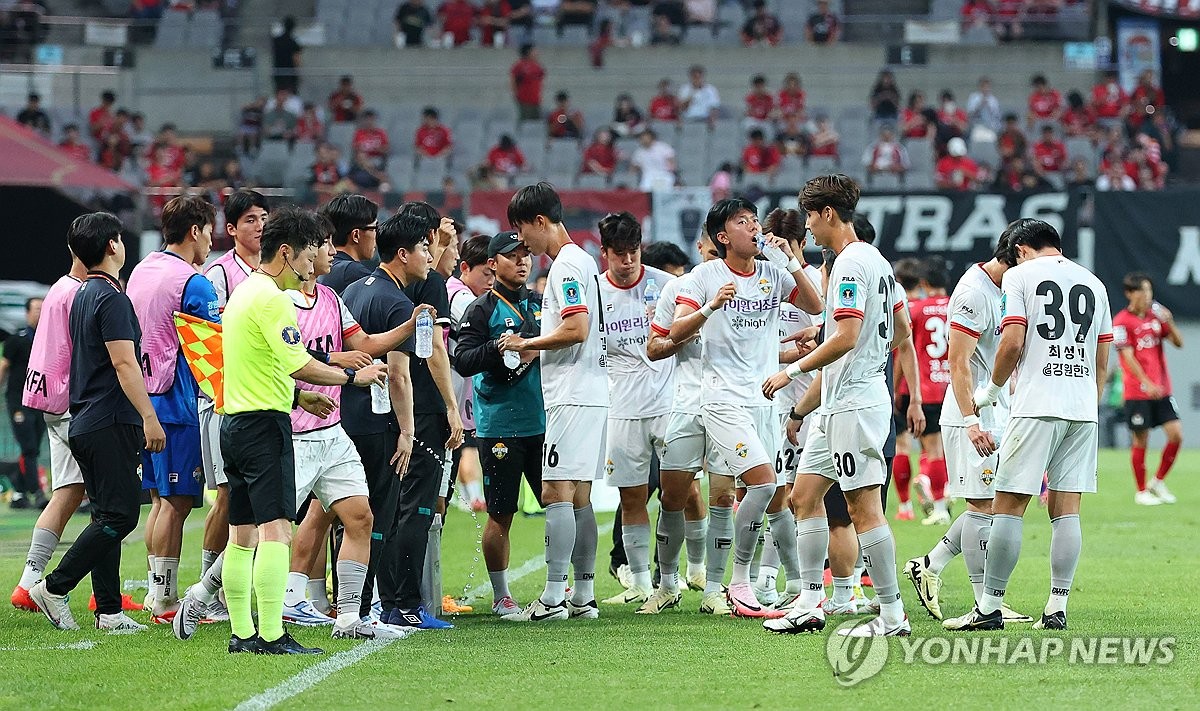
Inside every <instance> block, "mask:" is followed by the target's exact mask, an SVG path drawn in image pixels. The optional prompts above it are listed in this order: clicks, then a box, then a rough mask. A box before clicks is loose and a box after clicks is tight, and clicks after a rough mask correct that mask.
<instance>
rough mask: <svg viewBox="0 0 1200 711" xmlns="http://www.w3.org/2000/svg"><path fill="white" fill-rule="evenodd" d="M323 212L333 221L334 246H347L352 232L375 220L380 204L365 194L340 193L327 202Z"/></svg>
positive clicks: (322, 209)
mask: <svg viewBox="0 0 1200 711" xmlns="http://www.w3.org/2000/svg"><path fill="white" fill-rule="evenodd" d="M321 214H322V215H324V216H326V217H328V218H329V221H330V222H332V223H333V246H334V247H345V246H346V245H347V244H348V243H349V242H350V233H351V232H353V231H354V230H360V229H362V228H364V227H366V226H367V225H369V224H371V223H372V222H374V221H375V218H376V217H377V216H378V215H379V206H378V205H376V204H375V203H374V202H371V200H369V199H367V198H366V197H365V196H363V195H358V194H355V193H350V194H346V195H338V196H336V197H334V198H333V199H332V200H330V201H329V202H327V203H325V206H324V207H322V208H321Z"/></svg>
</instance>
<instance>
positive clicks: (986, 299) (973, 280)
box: [940, 264, 1008, 432]
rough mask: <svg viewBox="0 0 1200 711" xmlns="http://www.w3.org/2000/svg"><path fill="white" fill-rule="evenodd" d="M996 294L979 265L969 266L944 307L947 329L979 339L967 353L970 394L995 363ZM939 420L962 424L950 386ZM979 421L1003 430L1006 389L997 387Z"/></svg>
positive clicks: (987, 427) (997, 332)
mask: <svg viewBox="0 0 1200 711" xmlns="http://www.w3.org/2000/svg"><path fill="white" fill-rule="evenodd" d="M1000 297H1001V291H1000V286H999V285H998V284H996V282H994V281H992V278H991V277H990V276H988V273H987V272H985V271H984V270H983V266H982V265H980V264H975V265H972V266H971V268H970V269H968V270H967V271H966V273H965V274H963V275H962V278H961V279H959V280H958V284H956V285H955V286H954V291H953V292H952V293H951V294H950V304H949V306H947V309H946V310H947V314H948V315H947V318H948V320H949V321H950V330H952V331H961V332H963V333H965V334H967V335H969V336H971V337H973V338H977V339H979V340H978V341H976V342H975V350H974V351H973V352H972V353H971V360H970V364H971V384H970V393H971V394H974V393H975V389H976V388H978V387H979V386H980V385H984V384H987V383H990V382H991V380H992V364H993V363H995V362H996V349H997V348H999V347H1000ZM940 422H941V425H942V426H943V427H965V426H966V422H964V421H963V413H962V412H961V411H960V410H959V408H958V400H956V399H954V388H953V386H952V387H949V388H946V399H945V400H943V401H942V417H941V420H940ZM979 424H980V427H981V428H982V429H983V430H985V431H987V432H1003V431H1004V427H1005V425H1006V424H1008V388H1001V390H1000V396H999V398H998V402H997V404H996V405H995V406H994V407H985V408H983V409H981V410H980V411H979Z"/></svg>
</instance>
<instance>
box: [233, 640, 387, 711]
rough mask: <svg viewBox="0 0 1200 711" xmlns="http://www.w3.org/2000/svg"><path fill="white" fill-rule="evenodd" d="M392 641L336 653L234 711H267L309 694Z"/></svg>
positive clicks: (249, 700)
mask: <svg viewBox="0 0 1200 711" xmlns="http://www.w3.org/2000/svg"><path fill="white" fill-rule="evenodd" d="M395 641H396V640H394V639H389V640H387V641H384V642H363V643H362V644H360V645H358V646H357V647H355V648H353V649H348V650H346V651H345V652H338V653H337V654H335V655H333V656H332V657H330V658H329V659H326V660H325V661H323V662H319V663H317V664H314V665H312V666H311V667H308V668H307V669H304V670H303V671H300V672H299V673H297V674H295V675H293V676H291V677H289V678H287V679H285V680H284V681H282V682H280V683H279V684H276V685H275V686H272V687H271V688H270V689H267V690H266V691H264V692H262V693H261V694H258V695H257V696H252V697H250V698H248V699H246V700H245V701H243V702H242V703H240V704H238V705H237V706H236V707H235V708H234V711H266V709H269V708H272V707H274V706H277V705H279V704H281V703H283V702H284V701H287V700H288V699H290V698H292V697H293V696H296V695H298V694H301V693H303V692H305V691H308V690H309V689H311V688H312V687H314V686H316V685H317V684H320V683H321V682H322V681H325V680H326V679H327V678H329V677H330V676H331V675H333V674H335V673H337V672H339V671H341V670H343V669H345V668H346V667H348V666H351V665H352V664H357V663H358V662H359V661H361V660H362V659H364V658H366V657H367V656H369V655H371V654H374V653H375V652H378V651H379V650H381V649H383V648H384V647H386V646H388V645H389V644H391V643H392V642H395Z"/></svg>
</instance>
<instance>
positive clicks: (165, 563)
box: [154, 556, 179, 608]
mask: <svg viewBox="0 0 1200 711" xmlns="http://www.w3.org/2000/svg"><path fill="white" fill-rule="evenodd" d="M154 568H155V571H154V603H155V605H157V606H161V607H164V608H165V607H167V606H169V605H172V604H174V603H175V602H176V601H178V600H179V590H178V583H179V559H178V558H166V557H164V556H155V557H154Z"/></svg>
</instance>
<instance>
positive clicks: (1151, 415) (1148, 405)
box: [1125, 396, 1179, 432]
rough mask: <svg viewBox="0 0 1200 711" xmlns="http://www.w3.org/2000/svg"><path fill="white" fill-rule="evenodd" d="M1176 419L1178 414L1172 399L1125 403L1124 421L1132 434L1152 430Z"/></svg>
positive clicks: (1128, 401) (1127, 401)
mask: <svg viewBox="0 0 1200 711" xmlns="http://www.w3.org/2000/svg"><path fill="white" fill-rule="evenodd" d="M1178 419H1179V413H1178V412H1177V411H1176V409H1175V398H1173V397H1170V396H1167V397H1164V398H1159V399H1158V400H1126V401H1125V421H1126V422H1128V423H1129V429H1131V430H1133V431H1134V432H1144V431H1146V430H1152V429H1154V428H1155V427H1162V426H1163V425H1165V424H1167V423H1168V422H1172V421H1174V420H1178Z"/></svg>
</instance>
